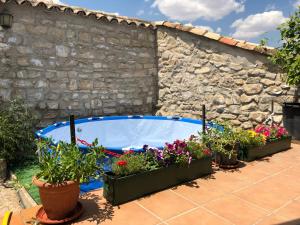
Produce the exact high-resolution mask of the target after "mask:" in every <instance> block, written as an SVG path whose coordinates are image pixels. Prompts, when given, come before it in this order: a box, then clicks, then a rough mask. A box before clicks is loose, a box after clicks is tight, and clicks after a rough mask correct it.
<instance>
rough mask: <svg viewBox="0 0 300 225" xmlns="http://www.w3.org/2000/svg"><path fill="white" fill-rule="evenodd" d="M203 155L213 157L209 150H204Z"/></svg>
mask: <svg viewBox="0 0 300 225" xmlns="http://www.w3.org/2000/svg"><path fill="white" fill-rule="evenodd" d="M203 153H204V155H208V156H211V151H210V150H209V149H204V150H203Z"/></svg>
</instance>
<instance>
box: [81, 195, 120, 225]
mask: <svg viewBox="0 0 300 225" xmlns="http://www.w3.org/2000/svg"><path fill="white" fill-rule="evenodd" d="M80 202H81V203H82V204H83V206H84V209H85V211H84V214H83V216H82V218H80V220H79V222H80V221H88V222H93V223H95V224H100V223H102V222H104V221H105V220H112V218H113V216H114V207H113V206H112V205H111V204H109V203H107V202H104V201H103V197H102V196H101V197H100V196H99V195H96V194H89V195H86V196H84V197H83V198H81V199H80ZM100 203H101V204H100Z"/></svg>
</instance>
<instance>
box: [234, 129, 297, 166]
mask: <svg viewBox="0 0 300 225" xmlns="http://www.w3.org/2000/svg"><path fill="white" fill-rule="evenodd" d="M247 132H248V138H249V140H250V141H249V142H248V143H247V144H243V143H242V146H241V148H240V157H239V158H240V159H241V160H243V161H247V162H250V161H253V160H255V159H259V158H263V157H265V156H269V155H272V154H274V153H277V152H281V151H285V150H288V149H289V148H291V141H292V138H291V136H289V135H288V133H287V131H286V130H285V128H283V127H280V126H275V125H273V126H266V125H258V126H257V127H256V128H255V130H251V131H247Z"/></svg>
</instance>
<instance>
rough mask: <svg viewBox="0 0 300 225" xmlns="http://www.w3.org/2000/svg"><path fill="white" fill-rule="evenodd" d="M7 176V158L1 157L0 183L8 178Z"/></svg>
mask: <svg viewBox="0 0 300 225" xmlns="http://www.w3.org/2000/svg"><path fill="white" fill-rule="evenodd" d="M6 176H7V163H6V160H5V159H0V183H2V182H4V181H5V180H6Z"/></svg>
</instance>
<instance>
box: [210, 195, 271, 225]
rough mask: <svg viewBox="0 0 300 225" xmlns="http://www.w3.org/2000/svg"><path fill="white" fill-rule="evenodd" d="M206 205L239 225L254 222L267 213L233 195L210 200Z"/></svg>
mask: <svg viewBox="0 0 300 225" xmlns="http://www.w3.org/2000/svg"><path fill="white" fill-rule="evenodd" d="M204 207H206V208H207V209H209V210H211V211H213V212H214V213H216V214H218V215H220V216H222V217H224V218H226V219H227V220H229V221H231V222H232V223H234V224H238V225H247V224H253V223H254V222H256V221H257V220H258V219H260V218H262V217H263V216H265V215H266V214H267V213H266V212H265V211H262V210H260V209H258V208H256V207H254V206H253V205H250V204H248V203H247V202H244V201H241V200H240V199H239V198H237V197H235V196H233V195H228V196H225V197H223V198H220V199H217V200H214V201H212V202H209V203H208V204H205V205H204Z"/></svg>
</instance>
